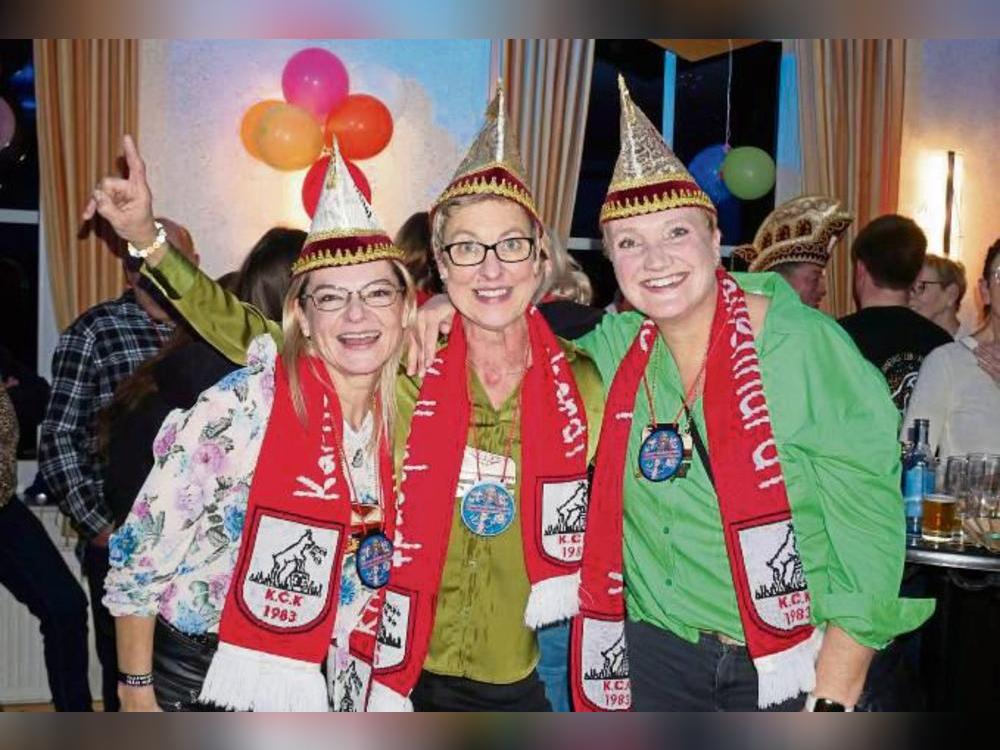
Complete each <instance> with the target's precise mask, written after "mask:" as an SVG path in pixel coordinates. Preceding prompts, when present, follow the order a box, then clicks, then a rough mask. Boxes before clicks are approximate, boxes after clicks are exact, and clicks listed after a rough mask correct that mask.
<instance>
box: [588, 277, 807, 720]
mask: <svg viewBox="0 0 1000 750" xmlns="http://www.w3.org/2000/svg"><path fill="white" fill-rule="evenodd" d="M717 286H718V296H717V301H716V308H715V317H714V318H713V322H712V333H711V335H710V338H709V340H710V341H713V342H718V343H717V344H716V345H715V346H713V347H711V350H710V352H709V355H708V361H707V365H706V372H705V378H706V379H705V391H704V399H703V404H704V409H705V426H706V430H707V432H708V438H707V440H708V455H709V461H710V463H711V475H712V476H713V477H714V485H715V491H716V495H717V497H718V500H719V511H720V513H721V515H722V526H723V530H724V535H725V543H726V550H727V552H728V554H729V566H730V573H731V575H732V579H733V586H734V588H735V590H736V598H737V603H738V605H739V610H740V619H741V621H742V624H743V632H744V635H745V637H746V642H747V649H748V651H749V653H750V657H751V658H752V659H753V662H754V666H755V667H756V669H757V673H758V685H759V697H758V703H759V705H760V706H761V707H767V706H770V705H773V704H776V703H780V702H781V701H783V700H786V699H788V698H791V697H794V696H795V695H798V694H799V692H801V691H808V690H812V689H813V685H814V682H815V667H814V664H815V655H816V652H817V650H818V648H819V638H820V637H821V636H820V634H819V632H817V633H816V634H815V637H814V629H813V627H812V626H811V625H810V624H809V614H810V610H809V591H808V589H807V587H806V580H805V576H804V574H803V571H802V561H801V559H800V558H799V554H798V549H797V547H796V542H795V531H794V529H793V527H792V521H791V510H790V508H789V506H788V497H787V495H786V493H785V484H784V479H783V476H782V472H781V465H780V463H779V461H778V453H777V448H776V446H775V442H774V434H773V432H772V430H771V419H770V416H769V411H768V407H767V401H766V398H765V395H764V384H763V381H762V380H761V372H760V363H759V360H758V358H757V349H756V345H755V343H754V337H753V330H752V329H751V326H750V315H749V311H748V309H747V305H746V297H745V295H744V293H743V290H742V289H740V288H739V286H737V284H736V281H735V280H734V279H733V277H732V276H730V275H729V274H727V273H725V272H724V271H721V270H720V271H718V272H717ZM726 333H728V335H724V334H726ZM720 334H723V335H720ZM657 335H658V333H657V330H656V326H655V325H654V324H653V322H652V321H649V320H647V321H646V322H645V323H643V325H642V327H641V328H640V329H639V335H638V336H636V339H635V342H634V343H633V344H632V346H631V348H630V349H629V351H628V353H627V354H626V355H625V359H624V360H623V361H622V364H621V366H620V367H619V368H618V372H617V374H616V375H615V378H614V381H613V383H612V386H611V390H610V392H609V394H608V403H607V406H606V409H605V412H604V414H605V417H604V426H603V429H602V431H601V440H600V446H599V448H598V453H597V467H596V470H595V473H594V487H593V493H592V500H591V505H590V518H589V523H588V529H589V532H588V534H587V539H586V545H585V548H584V558H583V569H582V581H581V585H580V614H579V616H578V617H576V618H575V620H574V622H573V644H572V648H571V651H572V658H571V674H572V677H571V681H572V687H573V699H574V705H575V707H576V709H577V710H589V711H600V710H605V711H607V710H611V711H616V710H626V709H628V708H629V707H630V705H631V691H630V687H629V680H628V663H629V658H630V657H631V658H632V659H639V658H642V654H636V653H631V654H629V653H628V652H627V651H626V646H625V597H624V581H623V562H622V539H623V532H622V511H623V477H624V472H625V471H626V466H625V456H626V453H627V444H628V440H629V433H630V430H631V426H632V410H633V408H634V404H635V399H636V393H637V390H638V388H639V383H640V381H641V380H642V376H643V373H645V372H646V366H647V363H648V362H649V357H650V354H651V352H652V351H653V345H654V342H655V337H656V336H657ZM675 481H678V482H683V481H685V480H684V479H677V480H675ZM669 492H670V488H669V485H667V486H665V487H664V488H663V493H664V494H665V495H666V494H668V493H669ZM663 501H664V502H667V500H666V499H664V500H663ZM648 574H649V575H655V574H656V571H648Z"/></svg>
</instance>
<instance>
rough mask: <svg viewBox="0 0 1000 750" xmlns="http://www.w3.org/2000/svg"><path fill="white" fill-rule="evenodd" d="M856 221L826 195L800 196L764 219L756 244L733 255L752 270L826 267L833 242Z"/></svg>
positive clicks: (783, 204) (735, 249)
mask: <svg viewBox="0 0 1000 750" xmlns="http://www.w3.org/2000/svg"><path fill="white" fill-rule="evenodd" d="M852 221H854V217H853V216H852V215H851V214H850V212H848V211H845V210H843V208H841V205H840V201H838V200H837V199H836V198H830V197H828V196H825V195H800V196H799V197H798V198H792V200H790V201H786V202H785V203H782V204H781V205H780V206H778V207H777V208H775V209H774V210H773V211H772V212H771V213H770V214H768V216H767V218H766V219H764V221H763V223H762V224H761V225H760V228H759V229H758V230H757V234H756V236H755V237H754V239H753V244H750V245H740V246H739V247H737V248H734V249H733V255H736V256H737V257H740V258H742V259H743V260H744V261H746V262H747V264H748V265H749V269H748V270H750V271H770V270H771V269H772V268H775V267H777V266H780V265H783V264H785V263H812V264H814V265H817V266H823V267H826V264H827V263H828V262H829V260H830V251H831V249H832V245H833V244H834V243H831V242H830V240H831V239H833V238H835V237H840V235H842V234H843V233H844V232H845V231H846V230H847V228H848V227H849V226H850V225H851V222H852Z"/></svg>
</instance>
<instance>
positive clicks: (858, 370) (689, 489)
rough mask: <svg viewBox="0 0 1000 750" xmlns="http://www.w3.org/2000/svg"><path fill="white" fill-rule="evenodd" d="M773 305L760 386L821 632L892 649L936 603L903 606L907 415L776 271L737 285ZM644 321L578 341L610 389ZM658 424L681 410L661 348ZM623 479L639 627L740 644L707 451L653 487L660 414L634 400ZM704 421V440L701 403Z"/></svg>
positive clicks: (835, 329)
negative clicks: (823, 626) (648, 465)
mask: <svg viewBox="0 0 1000 750" xmlns="http://www.w3.org/2000/svg"><path fill="white" fill-rule="evenodd" d="M735 276H736V279H737V281H738V282H739V284H740V286H741V287H742V288H743V289H744V290H745V291H746V292H748V293H756V294H761V295H764V296H766V297H769V298H770V306H769V309H768V312H767V317H766V321H765V324H764V330H763V332H762V333H761V334H760V335H758V337H757V345H758V355H759V357H760V361H761V370H762V378H763V381H764V387H765V391H766V394H767V397H768V402H767V403H768V408H769V409H770V414H771V419H772V426H773V429H774V436H775V440H776V442H777V445H778V454H779V456H780V458H781V466H782V470H783V472H784V477H785V485H786V487H787V490H788V498H789V503H790V505H791V510H792V517H793V520H794V523H795V530H796V536H797V541H798V547H799V553H800V555H801V557H802V562H803V566H804V571H805V575H806V579H807V581H808V584H809V591H810V594H811V596H812V617H813V622H814V624H820V623H828V622H832V623H835V624H836V625H837V626H838V627H840V628H841V629H843V630H844V631H845V632H846V633H848V634H849V635H850V636H851V637H852V638H853V639H854V640H856V641H857V642H858V643H860V644H863V645H865V646H869V647H872V648H882V647H884V646H885V645H886V644H887V643H888V642H889V641H890V640H891V639H892V638H893V637H894V636H896V635H898V634H900V633H905V632H907V631H910V630H913V629H915V628H917V627H918V626H920V624H921V623H923V622H924V621H925V620H926V619H927V618H928V617H930V615H931V613H932V612H933V610H934V603H933V601H931V600H914V599H900V598H899V584H900V580H901V576H902V572H903V563H904V558H905V527H904V518H903V503H902V500H901V498H900V491H899V486H900V485H899V478H900V474H899V472H900V467H899V445H898V443H897V442H896V436H897V435H898V422H899V414H898V412H897V411H896V409H895V408H894V406H893V404H892V401H891V400H890V398H889V394H888V391H887V389H886V385H885V380H884V379H883V378H882V377H881V376H880V375H879V373H878V372H877V371H876V370H875V369H874V368H873V367H872V366H871V365H870V364H869V363H868V362H867V361H865V360H864V358H863V357H862V356H861V354H860V353H859V352H858V350H857V349H856V347H855V346H854V344H853V343H852V342H851V340H850V338H848V336H847V335H846V334H845V333H844V331H843V330H841V328H840V326H838V325H837V323H836V321H834V320H833V319H832V318H829V317H827V316H826V315H824V314H822V313H820V312H818V311H816V310H813V309H811V308H809V307H806V306H805V305H802V304H801V303H800V302H799V300H798V297H797V296H796V295H795V293H794V292H793V291H792V289H791V288H790V287H789V286H788V285H787V284H786V283H785V282H784V281H783V280H781V279H780V278H779V277H778V276H776V275H775V274H765V273H755V274H735ZM642 320H643V318H642V317H641V316H640V315H639V314H637V313H626V314H621V315H609V316H606V317H605V318H604V321H603V322H602V324H601V325H600V326H599V327H598V328H597V329H595V330H594V331H592V332H591V333H589V334H587V335H586V336H584V337H583V338H581V339H578V340H577V342H576V343H577V344H578V345H579V346H580V347H581V348H582V349H584V350H585V351H587V352H588V353H590V354H591V356H592V357H593V358H594V360H595V361H596V362H597V366H598V368H599V369H600V371H601V375H602V376H603V378H604V382H605V383H610V382H611V380H612V378H613V376H614V374H615V371H616V370H617V368H618V365H619V363H620V362H621V360H622V358H623V357H624V356H625V353H626V352H627V351H628V348H629V347H630V346H631V344H632V341H633V340H634V339H635V336H636V333H637V331H638V329H639V326H640V325H641V323H642ZM650 362H651V364H650V370H649V372H650V383H651V385H653V388H652V390H653V391H654V402H653V403H654V407H655V411H656V416H657V418H658V419H661V421H666V420H663V417H664V415H667V416H669V417H671V418H672V417H673V416H674V415H675V414H677V412H678V410H679V409H680V405H681V385H680V376H679V374H678V371H677V366H676V364H675V363H674V360H673V358H672V357H671V355H670V353H669V351H668V350H667V348H666V346H665V345H664V344H663V342H662V339H660V338H659V337H657V344H656V350H655V351H654V352H653V355H652V357H651V360H650ZM634 414H635V416H634V420H633V423H632V431H631V435H630V438H629V446H628V453H627V459H626V470H625V502H624V505H625V519H624V534H625V539H624V563H625V571H624V572H625V599H626V606H627V609H628V615H629V617H630V618H631V619H634V620H640V621H644V622H648V623H651V624H653V625H655V626H657V627H660V628H663V629H666V630H669V631H671V632H673V633H675V634H676V635H678V636H679V637H681V638H684V639H686V640H688V641H691V642H695V641H697V639H698V635H699V631H709V632H716V633H722V634H724V635H726V636H729V637H730V638H734V639H737V640H740V641H742V640H743V628H742V625H741V622H740V617H739V611H738V610H737V606H736V595H735V593H734V590H733V583H732V578H731V575H730V570H729V559H728V557H727V554H726V545H725V541H724V537H723V533H722V519H721V517H720V514H719V506H718V501H717V499H716V496H715V492H714V490H713V488H712V485H711V483H710V481H709V479H708V476H707V474H706V473H705V469H704V467H703V465H702V463H701V461H700V460H699V459H698V456H697V453H695V455H694V456H693V458H692V466H691V469H690V471H689V472H688V475H687V477H685V478H684V479H678V480H675V481H673V482H665V483H661V484H655V483H652V482H649V481H647V480H645V479H643V478H642V477H641V475H639V474H638V471H637V470H636V465H637V464H636V460H637V456H636V451H637V447H638V445H639V442H640V441H641V432H642V430H643V428H644V427H645V426H646V425H647V424H649V422H650V415H649V407H648V405H647V401H646V397H645V393H644V391H643V389H640V391H639V393H638V394H637V396H636V401H635V412H634ZM694 418H695V420H696V424H697V426H698V428H699V430H700V431H701V434H702V435H705V434H706V432H705V419H704V412H703V410H702V405H701V401H700V400H699V401H698V403H697V404H696V405H695V408H694Z"/></svg>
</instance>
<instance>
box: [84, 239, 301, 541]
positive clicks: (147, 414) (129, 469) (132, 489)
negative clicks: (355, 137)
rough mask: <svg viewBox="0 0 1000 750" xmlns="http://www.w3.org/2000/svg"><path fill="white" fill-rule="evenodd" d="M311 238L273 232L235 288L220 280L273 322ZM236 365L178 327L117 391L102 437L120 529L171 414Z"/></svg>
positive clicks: (107, 485)
mask: <svg viewBox="0 0 1000 750" xmlns="http://www.w3.org/2000/svg"><path fill="white" fill-rule="evenodd" d="M305 238H306V233H305V232H303V231H301V230H299V229H285V228H283V227H274V228H272V229H269V230H268V231H267V232H265V233H264V235H263V236H262V237H261V238H260V239H259V240H258V241H257V243H256V244H255V245H254V247H253V248H252V249H251V250H250V253H249V255H247V257H246V259H245V260H244V261H243V264H242V266H241V268H240V270H239V271H236V272H233V273H232V274H231V277H230V279H229V281H228V283H223V281H222V280H221V279H220V280H219V283H220V285H221V286H223V287H225V288H229V289H231V290H232V291H233V292H234V293H235V294H236V296H237V297H238V298H240V299H241V300H244V301H246V302H248V303H250V304H252V305H253V306H254V307H256V308H257V309H259V310H261V311H262V313H263V314H265V315H267V316H268V317H272V318H274V319H278V318H280V317H281V306H282V303H283V300H284V296H285V292H286V291H287V290H288V284H289V281H290V279H291V267H292V263H294V262H295V259H296V258H297V257H298V255H299V252H300V251H301V250H302V243H303V242H304V241H305ZM227 276H230V275H229V274H227ZM236 367H237V365H236V364H234V363H233V362H230V361H229V360H228V359H226V358H225V357H223V356H222V355H221V354H219V352H218V351H216V349H215V348H214V347H212V346H210V345H209V344H207V343H206V342H205V341H203V340H202V339H200V338H199V337H197V335H196V334H193V333H192V332H191V331H190V329H189V328H188V327H187V326H183V325H179V326H177V329H176V331H175V332H174V334H173V336H172V337H171V339H170V341H169V342H167V344H166V345H165V346H164V347H163V348H162V349H161V350H160V351H159V352H158V353H157V354H156V355H155V356H153V357H152V358H151V359H148V360H147V361H146V362H144V363H143V364H142V365H140V366H139V368H138V369H137V370H136V371H135V373H133V375H132V376H131V377H129V378H128V379H126V380H125V381H123V382H122V383H121V384H120V385H119V386H118V388H117V389H116V391H115V398H114V400H113V401H112V402H111V403H110V404H109V405H108V406H107V407H106V408H105V409H104V410H103V411H102V412H101V418H100V439H99V444H100V446H101V448H102V450H103V452H104V454H105V457H106V460H105V461H104V489H105V495H106V498H107V501H108V504H109V506H110V507H111V509H112V511H113V512H114V516H115V526H116V527H117V526H118V525H120V524H121V523H122V522H123V521H124V520H125V517H126V516H127V515H128V512H129V510H131V508H132V503H133V501H134V500H135V498H136V495H137V494H138V492H139V489H140V488H141V487H142V483H143V482H144V481H145V479H146V476H147V475H148V474H149V472H150V470H151V469H152V466H153V452H152V445H153V439H154V438H155V437H156V433H157V432H158V431H159V429H160V425H161V424H162V422H163V420H164V419H165V418H166V416H167V414H169V413H170V412H171V411H172V410H173V409H190V408H191V407H192V406H193V405H194V403H195V401H196V399H197V398H198V395H199V394H200V393H201V392H202V391H204V390H205V389H206V388H208V387H209V386H211V385H213V384H215V383H216V382H217V381H218V380H220V379H221V378H222V377H224V376H225V375H228V374H229V373H230V372H232V371H233V370H234V369H236Z"/></svg>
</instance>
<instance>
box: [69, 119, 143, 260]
mask: <svg viewBox="0 0 1000 750" xmlns="http://www.w3.org/2000/svg"><path fill="white" fill-rule="evenodd" d="M122 147H123V149H124V151H125V162H126V163H127V164H128V178H127V179H122V178H121V177H112V176H108V177H104V178H102V179H101V180H100V181H99V182H98V183H97V186H96V187H95V188H94V192H93V194H92V195H91V198H90V200H89V201H88V202H87V205H86V207H85V208H84V209H83V220H84V221H89V220H90V219H92V218H94V214H95V213H96V214H100V215H101V216H103V217H104V218H105V219H106V220H107V222H108V223H109V224H110V225H111V227H112V228H113V229H114V230H115V233H116V234H117V235H118V236H119V237H121V238H122V239H123V240H125V241H126V242H131V243H132V244H133V245H135V246H136V247H148V246H149V245H152V244H153V242H154V241H155V240H156V226H155V225H154V224H153V196H152V194H151V193H150V191H149V183H148V182H147V181H146V164H145V162H143V160H142V157H141V156H140V155H139V150H138V149H137V148H136V147H135V142H134V141H133V140H132V136H130V135H126V136H125V137H124V138H123V139H122Z"/></svg>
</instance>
